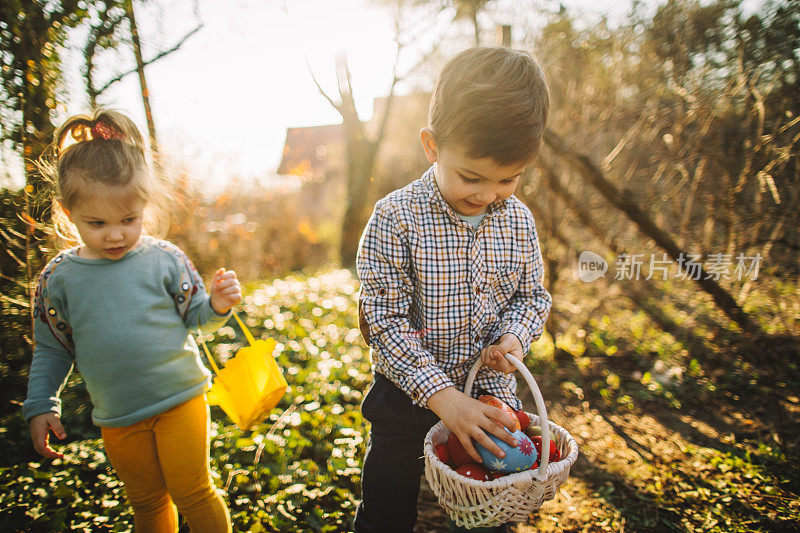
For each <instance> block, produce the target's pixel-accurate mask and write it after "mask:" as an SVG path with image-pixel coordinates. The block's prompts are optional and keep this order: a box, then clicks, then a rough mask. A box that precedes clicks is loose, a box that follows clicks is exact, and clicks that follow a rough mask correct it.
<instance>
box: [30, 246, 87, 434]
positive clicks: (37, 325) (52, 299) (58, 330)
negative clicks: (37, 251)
mask: <svg viewBox="0 0 800 533" xmlns="http://www.w3.org/2000/svg"><path fill="white" fill-rule="evenodd" d="M60 261H61V259H60V258H58V257H57V258H56V259H54V260H53V261H51V262H50V264H48V265H47V266H46V267H45V269H44V270H43V271H42V274H41V275H40V276H39V283H38V285H37V288H36V294H35V297H34V307H33V319H34V323H33V338H34V349H33V360H32V361H31V368H30V373H29V377H28V394H27V398H26V399H25V401H24V402H23V404H22V415H23V416H24V417H25V420H30V419H31V418H33V417H34V416H36V415H40V414H43V413H48V412H52V413H55V414H57V415H58V416H61V399H60V397H59V396H60V395H61V391H62V389H63V388H64V385H65V384H66V383H67V378H68V377H69V375H70V373H71V372H72V367H73V365H74V345H73V343H72V330H71V328H70V326H69V324H68V322H67V321H66V319H65V316H64V312H63V307H64V306H63V304H62V302H61V299H60V298H59V295H58V291H57V289H56V290H54V289H53V284H52V283H51V281H52V274H53V270H54V269H55V267H57V266H58V264H59V263H60Z"/></svg>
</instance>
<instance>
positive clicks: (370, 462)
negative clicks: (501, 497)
mask: <svg viewBox="0 0 800 533" xmlns="http://www.w3.org/2000/svg"><path fill="white" fill-rule="evenodd" d="M361 413H362V414H363V415H364V418H366V419H367V420H369V421H370V422H371V423H372V429H371V430H370V435H369V442H368V443H367V453H366V455H365V456H364V468H363V470H362V473H361V494H362V501H361V503H360V504H359V506H358V510H357V511H356V519H355V524H354V526H355V531H356V533H371V532H378V533H395V532H397V533H407V532H410V531H413V529H414V524H415V523H416V521H417V497H418V496H419V483H420V478H421V477H422V472H423V470H424V468H425V460H424V458H423V457H424V453H423V451H422V447H423V444H424V441H425V435H427V433H428V430H429V429H430V428H431V427H432V426H433V425H434V424H436V423H437V422H438V421H439V417H438V416H436V414H434V413H433V412H432V411H429V410H428V409H423V408H422V407H419V406H417V405H415V404H414V403H413V402H412V401H411V398H409V397H408V395H407V394H406V393H405V392H403V391H402V390H401V389H400V388H398V387H397V386H396V385H395V384H394V383H392V382H391V381H390V380H389V379H388V378H387V377H386V376H384V375H383V374H378V373H376V374H375V381H374V383H373V384H372V387H370V389H369V391H368V392H367V395H366V397H365V398H364V401H363V403H362V404H361ZM454 530H455V531H467V530H465V529H462V528H457V529H455V528H454ZM493 530H494V531H505V527H503V526H501V527H500V528H497V529H496V530H495V529H492V528H488V529H487V531H493Z"/></svg>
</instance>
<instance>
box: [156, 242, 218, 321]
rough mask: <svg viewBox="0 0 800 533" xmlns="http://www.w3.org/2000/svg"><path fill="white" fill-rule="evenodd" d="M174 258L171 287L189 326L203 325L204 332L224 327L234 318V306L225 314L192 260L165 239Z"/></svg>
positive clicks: (176, 302)
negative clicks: (213, 301) (213, 300)
mask: <svg viewBox="0 0 800 533" xmlns="http://www.w3.org/2000/svg"><path fill="white" fill-rule="evenodd" d="M159 246H161V247H162V248H164V249H165V250H166V251H167V252H169V255H170V257H171V259H172V264H171V272H170V274H171V275H170V276H169V286H168V287H167V291H168V292H169V293H170V295H171V296H172V298H173V299H174V300H175V308H176V309H177V310H178V313H179V314H180V315H181V317H182V318H183V323H184V324H185V325H186V327H187V328H188V329H189V330H196V329H198V328H199V329H200V331H202V332H203V333H211V332H214V331H216V330H217V329H219V328H220V327H222V326H223V325H224V324H225V323H226V322H227V321H228V319H229V318H230V316H231V313H232V312H233V310H231V311H228V312H227V313H225V314H224V315H220V314H219V313H217V312H216V311H215V310H214V308H213V307H211V297H210V296H209V294H208V293H207V292H206V288H205V285H204V284H203V279H202V278H201V277H200V274H199V273H198V272H197V269H196V268H195V267H194V265H193V264H192V262H191V260H189V258H188V257H187V256H186V254H184V253H183V251H182V250H181V249H180V248H178V247H177V246H175V245H174V244H172V243H170V242H167V241H161V242H159Z"/></svg>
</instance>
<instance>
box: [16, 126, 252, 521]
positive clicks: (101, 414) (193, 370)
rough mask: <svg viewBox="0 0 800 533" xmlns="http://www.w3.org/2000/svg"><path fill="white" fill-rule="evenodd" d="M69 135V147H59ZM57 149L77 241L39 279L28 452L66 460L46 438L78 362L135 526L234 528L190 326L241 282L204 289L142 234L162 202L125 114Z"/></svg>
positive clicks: (186, 266) (57, 206)
mask: <svg viewBox="0 0 800 533" xmlns="http://www.w3.org/2000/svg"><path fill="white" fill-rule="evenodd" d="M70 138H72V139H73V140H74V141H75V142H74V143H73V144H71V145H69V146H66V145H67V142H68V141H70V140H71V139H70ZM55 154H56V157H57V163H56V168H55V174H56V176H55V177H56V186H57V189H58V196H57V197H56V198H55V202H54V213H57V214H59V213H61V214H63V215H65V216H66V219H68V221H69V222H70V223H71V228H70V229H73V230H76V231H77V237H79V238H80V242H82V244H81V245H79V246H77V247H75V248H72V249H69V250H66V251H63V252H61V253H60V254H59V255H58V256H56V257H55V258H54V259H53V260H52V261H50V263H48V265H47V266H46V267H45V268H44V270H43V271H42V273H41V276H40V277H39V285H38V288H37V290H36V296H35V306H34V311H33V316H34V339H35V341H36V342H35V348H34V354H33V362H32V363H31V370H30V378H29V381H28V397H27V399H26V400H25V402H24V404H23V407H22V412H23V415H24V416H25V418H26V420H29V422H30V428H31V438H32V439H33V445H34V447H35V448H36V451H38V452H39V453H40V454H42V455H43V456H45V457H49V458H53V457H62V456H63V455H62V454H60V453H58V452H56V451H55V450H53V449H52V448H51V447H50V445H49V443H48V435H49V432H50V431H52V432H53V433H54V434H55V435H56V436H57V437H59V438H62V439H63V438H64V437H65V436H66V433H65V432H64V429H63V427H62V425H61V422H60V414H61V402H60V400H59V393H60V392H61V389H62V388H63V387H64V384H65V383H66V380H67V376H68V375H69V373H70V372H71V370H72V367H73V364H74V365H76V366H77V367H78V369H79V370H80V373H81V376H82V377H83V380H84V381H85V383H86V388H87V389H88V391H89V396H90V397H91V400H92V406H93V410H92V420H93V422H94V423H95V424H96V425H98V426H100V428H101V430H102V437H103V443H104V445H105V448H106V453H107V455H108V459H109V461H110V462H111V464H112V466H113V467H114V468H115V469H116V471H117V474H118V475H119V478H120V479H121V480H122V481H123V482H124V484H125V490H126V493H127V495H128V499H129V500H130V502H131V505H132V506H133V510H134V519H135V525H136V531H137V532H144V531H147V532H150V531H158V532H168V531H169V532H175V531H177V530H178V517H177V513H176V510H175V507H176V506H177V510H178V511H179V512H180V513H181V514H182V515H183V516H184V518H185V519H186V521H187V522H188V523H189V525H190V527H191V529H192V531H193V532H200V531H208V532H221V531H230V530H231V526H230V519H229V517H228V509H227V507H226V506H225V503H224V502H223V500H222V498H220V496H219V495H218V494H217V492H216V491H215V489H214V485H213V483H212V482H211V478H210V472H209V466H208V461H209V437H208V426H209V414H208V405H207V404H206V399H205V392H206V390H207V389H208V383H209V377H210V376H209V372H208V371H207V370H206V369H205V367H204V366H203V365H202V363H201V362H200V358H199V354H198V350H197V345H196V344H195V342H194V339H193V338H192V337H191V335H190V334H189V331H190V330H191V329H193V328H196V327H198V326H200V327H201V328H202V329H203V330H204V331H214V330H215V329H217V328H219V327H220V326H222V325H223V324H224V323H225V322H226V321H227V319H228V317H229V316H230V312H231V309H232V308H233V306H234V305H236V304H238V303H239V302H240V301H241V299H242V291H241V286H240V285H239V281H238V280H237V278H236V274H235V273H234V272H233V271H226V270H225V269H219V270H218V271H217V272H216V274H215V275H214V281H213V284H212V286H211V294H210V295H209V294H207V293H206V291H205V288H204V287H203V282H202V280H201V279H200V276H199V275H198V273H197V271H196V270H195V268H194V266H193V265H192V263H191V261H189V259H188V258H187V257H186V256H185V255H184V254H183V252H182V251H181V250H180V249H179V248H178V247H177V246H175V245H174V244H172V243H169V242H167V241H163V240H159V239H156V238H154V237H151V236H148V235H145V234H143V232H142V227H143V221H144V220H145V217H146V215H147V214H150V213H151V212H152V211H153V209H152V208H153V207H154V205H155V204H157V203H158V202H159V201H161V200H163V196H162V195H159V194H158V193H157V188H156V187H157V182H156V180H155V179H154V178H153V177H152V176H151V175H150V174H149V173H148V172H147V169H146V163H145V158H144V142H143V140H142V136H141V134H140V133H139V131H138V130H137V129H136V126H135V125H134V124H133V122H132V121H131V120H130V119H129V118H127V117H126V116H124V115H122V114H120V113H116V112H112V111H99V112H98V113H96V114H95V116H94V117H87V116H76V117H72V118H70V119H69V120H67V121H66V123H65V124H64V125H63V126H62V127H61V129H60V130H59V131H58V133H57V134H56V143H55ZM57 218H58V217H57V216H54V219H56V220H55V222H56V227H57V229H58V228H59V223H58V220H57ZM73 234H74V232H73ZM173 502H174V503H173Z"/></svg>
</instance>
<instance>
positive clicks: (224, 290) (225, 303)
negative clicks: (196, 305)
mask: <svg viewBox="0 0 800 533" xmlns="http://www.w3.org/2000/svg"><path fill="white" fill-rule="evenodd" d="M241 301H242V286H241V285H240V284H239V280H238V279H237V278H236V272H234V271H233V270H225V269H224V268H220V269H219V270H217V271H216V272H215V273H214V281H212V282H211V307H212V308H213V309H214V311H216V312H217V314H219V315H224V314H225V313H227V312H228V311H230V310H231V308H232V307H233V306H234V305H236V304H238V303H239V302H241Z"/></svg>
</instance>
